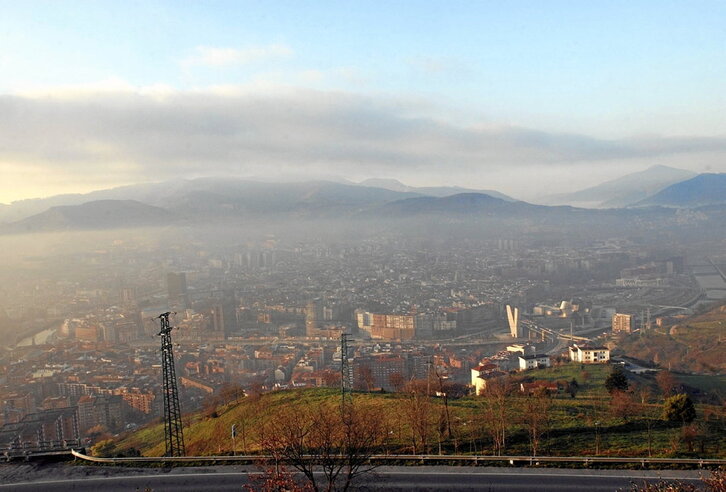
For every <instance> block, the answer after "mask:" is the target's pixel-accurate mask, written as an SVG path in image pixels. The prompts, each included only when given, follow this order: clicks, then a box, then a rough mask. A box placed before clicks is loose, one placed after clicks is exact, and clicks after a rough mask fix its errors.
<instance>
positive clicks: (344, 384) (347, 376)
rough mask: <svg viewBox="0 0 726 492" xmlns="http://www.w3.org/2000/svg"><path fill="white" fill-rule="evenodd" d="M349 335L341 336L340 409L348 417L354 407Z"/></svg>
mask: <svg viewBox="0 0 726 492" xmlns="http://www.w3.org/2000/svg"><path fill="white" fill-rule="evenodd" d="M349 336H350V334H349V333H343V334H341V335H340V409H341V411H342V414H343V416H344V417H347V416H348V414H349V411H350V409H351V406H352V405H353V395H352V391H353V368H352V367H351V366H350V361H349V360H348V337H349Z"/></svg>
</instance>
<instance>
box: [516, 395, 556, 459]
mask: <svg viewBox="0 0 726 492" xmlns="http://www.w3.org/2000/svg"><path fill="white" fill-rule="evenodd" d="M551 408H552V399H551V398H550V396H549V394H548V393H547V392H546V391H537V392H535V393H534V394H532V395H528V396H526V397H525V398H523V399H522V409H521V417H520V418H521V422H522V424H523V425H524V427H525V428H526V429H527V433H528V434H529V444H530V448H531V450H532V456H537V453H538V452H539V450H540V443H541V440H542V436H543V435H544V433H545V432H546V431H547V429H548V428H549V423H550V410H551Z"/></svg>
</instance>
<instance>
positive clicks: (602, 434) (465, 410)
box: [105, 364, 726, 457]
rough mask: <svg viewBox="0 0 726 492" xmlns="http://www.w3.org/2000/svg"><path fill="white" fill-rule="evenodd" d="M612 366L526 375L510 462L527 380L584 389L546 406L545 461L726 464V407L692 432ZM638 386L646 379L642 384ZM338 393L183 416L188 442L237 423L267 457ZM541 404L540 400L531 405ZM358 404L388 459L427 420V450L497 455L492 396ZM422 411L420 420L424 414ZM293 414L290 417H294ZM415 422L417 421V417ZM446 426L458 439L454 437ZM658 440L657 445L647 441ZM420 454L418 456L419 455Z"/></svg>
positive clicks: (150, 430)
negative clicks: (280, 435) (719, 460)
mask: <svg viewBox="0 0 726 492" xmlns="http://www.w3.org/2000/svg"><path fill="white" fill-rule="evenodd" d="M609 371H610V366H602V365H591V366H581V365H579V364H568V365H564V366H560V367H553V368H550V369H544V370H536V371H528V372H526V373H522V374H520V375H517V376H516V377H515V378H513V379H512V380H511V381H510V383H511V385H510V388H511V390H512V393H511V394H510V395H509V396H507V397H505V399H504V400H503V401H504V407H506V408H505V417H506V422H507V424H506V427H507V436H506V445H505V448H504V454H510V455H528V454H529V453H530V452H531V447H530V434H529V428H528V425H527V423H526V422H525V420H526V419H524V418H523V417H524V416H525V413H526V408H527V404H528V401H529V399H528V397H525V396H524V395H522V394H521V393H520V392H519V391H518V389H519V382H521V381H523V380H532V379H536V380H547V381H560V382H563V383H564V382H571V381H572V380H573V379H574V380H575V381H577V386H578V389H577V392H576V396H575V397H574V398H572V397H571V396H570V394H568V393H566V392H562V393H559V394H556V395H554V396H553V397H551V398H547V399H546V402H545V406H544V407H543V408H544V410H543V413H544V414H545V415H544V416H545V417H546V419H545V420H544V421H543V423H544V428H543V430H542V435H541V442H540V446H539V448H540V449H539V452H538V453H539V454H549V455H561V456H566V455H571V456H575V455H593V454H595V453H596V451H598V450H599V454H600V455H612V456H648V442H649V441H650V448H651V453H652V455H653V456H696V455H699V456H702V457H724V456H726V427H725V426H724V415H723V408H722V407H718V406H707V405H698V415H699V416H698V418H697V420H696V422H694V424H693V425H691V426H688V427H687V428H686V429H684V428H682V426H681V425H680V424H679V423H671V422H665V421H662V420H660V415H661V409H662V400H660V399H655V398H652V397H650V398H649V397H645V401H644V402H642V401H641V399H640V398H641V397H640V396H638V394H637V393H636V392H631V394H630V395H629V396H628V397H627V398H626V400H627V401H626V402H625V403H624V404H622V402H621V403H619V404H612V402H611V396H610V395H609V394H608V393H607V392H606V391H605V388H604V381H605V378H606V377H607V375H608V373H609ZM631 382H632V383H637V384H638V385H639V386H643V385H644V384H647V381H643V380H639V381H636V380H635V379H632V380H631ZM339 398H340V396H339V394H338V392H337V391H336V390H334V389H305V390H289V391H279V392H271V393H267V394H263V395H261V396H258V397H246V398H243V399H242V400H240V401H239V402H237V403H235V402H231V403H228V404H225V405H222V406H220V407H218V408H217V409H216V412H214V413H212V412H209V411H207V412H206V416H205V414H204V413H201V412H200V413H195V414H190V415H186V416H185V417H184V427H185V428H184V437H185V442H186V447H187V454H188V455H223V454H232V448H233V442H232V439H231V434H230V429H231V426H232V424H236V428H237V432H238V433H237V438H236V442H235V446H236V452H237V453H238V454H243V453H259V452H261V448H260V441H261V438H262V437H263V436H262V432H263V431H262V430H263V429H268V430H267V432H270V429H274V428H275V422H276V420H275V419H279V418H281V416H282V414H283V413H284V412H294V413H301V414H302V413H304V412H306V411H310V409H316V408H321V407H325V406H328V407H330V408H337V405H338V404H339ZM529 398H534V397H529ZM353 400H354V405H355V406H361V407H368V408H373V414H374V415H376V416H377V417H376V418H379V419H380V420H381V422H382V425H383V426H384V427H385V432H386V439H385V440H384V442H383V443H382V444H381V446H380V452H381V453H386V452H389V453H411V452H412V451H413V446H414V444H413V443H414V441H415V438H414V435H415V433H416V432H417V430H420V429H421V425H420V422H421V421H423V422H425V424H424V432H425V433H426V439H427V444H426V451H427V452H430V453H438V452H439V443H440V446H441V452H442V453H445V454H452V453H459V454H469V453H472V454H473V453H476V454H492V450H493V441H492V440H491V439H490V437H489V433H488V432H487V429H488V425H490V424H489V423H488V421H487V417H486V415H487V411H486V409H487V408H489V407H487V405H489V403H490V401H491V400H490V398H487V397H474V396H468V397H465V398H461V399H458V400H452V401H450V402H449V408H448V419H446V408H445V407H444V402H443V400H442V399H441V398H434V397H432V398H426V397H425V396H422V395H419V396H413V395H411V394H405V393H400V394H367V393H356V394H354V395H353ZM416 412H418V413H416ZM287 415H288V416H289V415H290V413H287ZM414 415H415V416H416V417H413V416H414ZM445 421H447V422H448V427H450V432H449V431H448V429H446V427H447V425H444V422H445ZM417 422H419V423H417ZM649 436H650V439H649ZM163 438H164V434H163V427H162V426H161V425H160V424H156V425H151V426H148V427H146V428H143V429H140V430H138V431H136V432H133V433H130V434H128V435H125V436H122V437H121V438H120V439H119V440H118V441H117V442H115V443H114V446H113V448H111V449H107V450H106V451H105V452H106V454H110V455H113V454H117V453H128V452H129V451H130V450H131V449H132V448H133V449H135V450H138V451H140V452H141V453H142V454H143V455H146V456H161V455H162V454H163V453H164V444H163ZM421 451H422V449H417V450H416V452H421Z"/></svg>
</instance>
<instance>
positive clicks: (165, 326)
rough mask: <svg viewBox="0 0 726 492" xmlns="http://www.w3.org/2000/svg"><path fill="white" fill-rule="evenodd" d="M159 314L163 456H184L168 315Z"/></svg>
mask: <svg viewBox="0 0 726 492" xmlns="http://www.w3.org/2000/svg"><path fill="white" fill-rule="evenodd" d="M170 314H172V313H169V312H167V313H163V314H160V315H159V317H158V319H159V320H161V331H159V336H160V337H161V372H162V377H163V393H164V438H165V441H166V453H165V456H184V454H185V450H184V434H183V431H182V429H183V425H182V418H181V408H180V407H179V392H178V390H177V386H176V368H175V367H174V348H173V345H172V343H171V326H170V325H169V315H170Z"/></svg>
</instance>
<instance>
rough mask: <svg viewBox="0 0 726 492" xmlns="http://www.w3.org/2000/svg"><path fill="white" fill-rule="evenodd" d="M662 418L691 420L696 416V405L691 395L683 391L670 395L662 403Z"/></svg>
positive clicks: (676, 420) (682, 420) (677, 420)
mask: <svg viewBox="0 0 726 492" xmlns="http://www.w3.org/2000/svg"><path fill="white" fill-rule="evenodd" d="M663 418H664V419H665V420H670V421H671V422H683V423H689V422H693V420H694V419H695V418H696V407H694V406H693V401H692V400H691V397H690V396H688V395H686V394H685V393H681V394H680V395H675V396H671V397H670V398H668V399H667V400H666V401H665V403H664V404H663Z"/></svg>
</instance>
